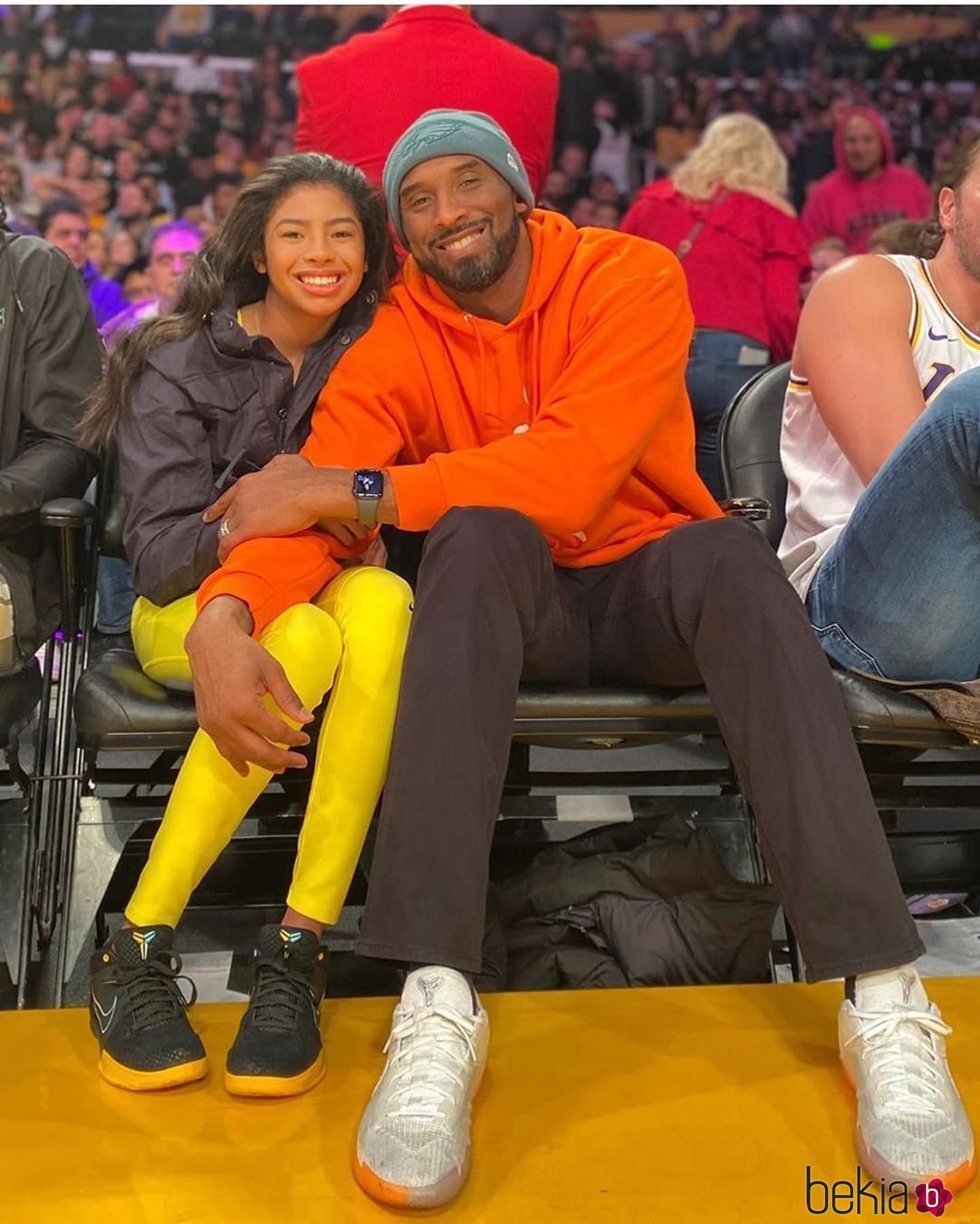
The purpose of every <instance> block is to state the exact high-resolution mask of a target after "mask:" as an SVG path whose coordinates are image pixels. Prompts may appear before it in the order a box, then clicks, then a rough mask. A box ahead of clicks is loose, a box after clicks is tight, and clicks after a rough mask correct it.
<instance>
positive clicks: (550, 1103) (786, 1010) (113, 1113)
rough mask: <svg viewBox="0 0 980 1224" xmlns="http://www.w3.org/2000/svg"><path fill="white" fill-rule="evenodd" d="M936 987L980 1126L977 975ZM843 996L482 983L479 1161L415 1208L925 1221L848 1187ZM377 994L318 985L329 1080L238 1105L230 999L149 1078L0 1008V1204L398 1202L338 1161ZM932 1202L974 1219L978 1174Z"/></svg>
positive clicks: (226, 1213)
mask: <svg viewBox="0 0 980 1224" xmlns="http://www.w3.org/2000/svg"><path fill="white" fill-rule="evenodd" d="M930 993H931V994H932V997H933V998H934V999H935V1001H936V1002H937V1003H938V1004H939V1005H940V1006H941V1007H942V1009H943V1011H944V1013H945V1015H946V1018H947V1020H949V1021H950V1022H951V1023H952V1024H953V1025H954V1026H955V1029H956V1032H955V1033H954V1036H953V1038H952V1039H951V1042H950V1051H951V1059H950V1061H951V1063H952V1066H953V1071H954V1074H955V1075H956V1076H957V1080H958V1082H959V1085H960V1088H961V1091H962V1093H963V1096H964V1098H965V1101H966V1104H967V1108H968V1109H970V1111H971V1114H972V1116H973V1117H974V1118H975V1119H977V1120H978V1122H980V979H962V980H958V979H943V980H936V981H933V982H932V983H930ZM840 997H841V987H840V985H839V984H835V983H830V984H826V985H821V986H816V987H807V986H718V987H687V988H671V989H658V990H621V991H620V990H615V991H614V990H609V991H606V990H595V991H587V992H568V993H552V994H507V995H498V996H488V997H487V998H486V1000H485V1003H486V1007H487V1010H488V1011H489V1013H490V1023H491V1034H492V1038H491V1061H490V1069H489V1071H488V1073H487V1076H486V1078H485V1080H484V1083H483V1087H482V1088H481V1091H480V1096H479V1098H478V1104H477V1110H476V1117H475V1125H474V1140H475V1155H474V1167H473V1175H472V1177H471V1179H470V1183H469V1185H468V1187H467V1188H466V1190H465V1191H464V1192H463V1194H462V1195H461V1197H460V1198H459V1199H458V1200H457V1202H456V1203H455V1204H453V1205H451V1206H450V1207H448V1208H444V1209H442V1210H440V1211H433V1212H428V1213H423V1215H422V1218H423V1219H425V1218H435V1217H438V1218H440V1219H441V1218H445V1219H447V1220H452V1221H467V1222H469V1221H473V1222H475V1221H480V1222H481V1224H482V1222H491V1221H492V1222H493V1224H497V1222H498V1221H499V1222H500V1224H550V1222H552V1221H554V1222H555V1224H558V1222H559V1221H560V1222H561V1224H569V1222H570V1221H571V1222H576V1221H588V1222H590V1224H591V1222H592V1221H595V1222H596V1224H604V1222H606V1221H616V1222H617V1224H618V1222H620V1221H622V1222H624V1224H625V1222H629V1224H646V1222H647V1221H650V1222H653V1221H660V1220H665V1221H678V1220H681V1221H687V1220H692V1221H698V1222H699V1224H700V1222H704V1224H728V1222H736V1224H740V1222H742V1221H744V1222H745V1224H792V1222H794V1221H798V1220H799V1221H803V1220H813V1219H820V1218H823V1219H841V1218H850V1219H854V1220H859V1219H863V1220H867V1219H869V1218H874V1217H875V1216H877V1218H879V1219H880V1218H886V1219H887V1218H893V1217H895V1216H896V1215H898V1214H905V1215H907V1217H908V1218H910V1219H912V1220H922V1221H927V1220H932V1219H934V1217H933V1216H932V1215H924V1214H919V1213H917V1211H916V1208H915V1202H914V1199H913V1201H912V1202H911V1203H909V1204H907V1205H904V1206H906V1208H907V1209H906V1210H904V1211H901V1212H900V1211H899V1210H898V1207H897V1206H896V1200H894V1199H892V1200H891V1202H890V1203H889V1200H888V1199H887V1197H884V1198H883V1196H882V1192H881V1188H880V1185H879V1184H878V1183H875V1187H876V1195H874V1196H872V1195H871V1194H870V1192H869V1189H868V1183H867V1179H864V1180H865V1191H864V1196H863V1198H861V1199H860V1200H859V1199H858V1198H857V1195H858V1186H857V1185H856V1184H855V1180H856V1168H855V1158H854V1156H853V1152H852V1141H851V1126H852V1122H853V1107H852V1104H851V1097H850V1090H849V1088H848V1087H847V1084H846V1081H845V1080H844V1077H843V1074H842V1072H841V1071H840V1070H839V1068H838V1063H837V1056H836V1035H835V1017H836V1010H837V1006H838V1002H839V1000H840ZM391 1005H392V1004H391V1001H390V1000H387V999H351V1000H342V1001H328V1002H327V1004H326V1005H325V1007H324V1029H325V1032H326V1036H327V1048H328V1071H327V1078H326V1079H325V1080H324V1082H323V1083H322V1084H321V1085H320V1087H319V1088H317V1089H315V1090H314V1091H313V1092H312V1093H310V1094H308V1095H307V1096H305V1097H301V1098H298V1099H295V1100H292V1101H251V1102H244V1101H236V1100H233V1099H231V1098H229V1097H228V1096H226V1095H225V1093H224V1090H223V1088H222V1085H221V1074H220V1071H221V1066H222V1061H223V1058H224V1053H225V1050H226V1049H227V1047H228V1045H229V1043H230V1041H231V1039H232V1036H233V1034H234V1028H235V1024H236V1022H237V1017H238V1015H239V1013H240V1010H241V1009H240V1008H239V1007H238V1006H236V1005H234V1004H212V1005H207V1006H201V1007H198V1008H195V1010H194V1013H193V1015H194V1017H195V1020H196V1023H197V1026H198V1028H199V1030H200V1032H201V1034H202V1036H203V1038H204V1041H205V1044H206V1045H207V1047H208V1051H209V1053H210V1055H211V1058H212V1062H213V1069H212V1073H211V1075H210V1077H209V1078H208V1080H206V1081H205V1082H204V1083H202V1084H199V1085H194V1086H192V1087H188V1088H182V1089H177V1090H175V1091H171V1092H169V1093H162V1094H157V1095H153V1096H149V1095H144V1096H139V1095H134V1094H130V1093H126V1092H122V1091H120V1090H118V1089H115V1088H112V1087H110V1086H109V1085H108V1084H105V1083H103V1082H102V1081H101V1080H100V1079H99V1077H98V1075H97V1074H96V1072H95V1053H96V1045H95V1042H94V1040H93V1039H92V1037H91V1036H90V1034H89V1031H88V1020H87V1016H86V1014H85V1012H83V1011H75V1010H71V1011H62V1012H54V1011H48V1012H23V1013H11V1012H8V1013H0V1125H2V1128H3V1129H2V1135H0V1140H2V1142H0V1221H2V1222H3V1224H22V1222H23V1224H48V1222H49V1221H62V1220H63V1221H65V1222H66V1224H89V1221H93V1222H94V1221H98V1224H197V1222H206V1224H314V1222H315V1224H346V1222H347V1221H351V1222H352V1224H358V1222H360V1221H381V1220H384V1219H385V1218H387V1219H389V1220H391V1219H393V1218H397V1217H398V1215H400V1214H401V1213H396V1212H391V1211H386V1210H385V1209H383V1208H380V1207H376V1206H375V1205H373V1204H372V1203H370V1202H369V1201H368V1200H366V1199H365V1198H364V1197H363V1195H362V1194H361V1192H360V1191H359V1190H358V1189H357V1187H356V1186H355V1185H354V1183H353V1181H352V1179H351V1176H350V1172H349V1162H350V1155H351V1149H352V1145H353V1139H354V1134H355V1130H356V1126H357V1120H358V1116H359V1113H360V1110H361V1107H362V1105H363V1103H364V1102H365V1100H366V1099H367V1096H368V1094H369V1092H370V1090H371V1088H372V1086H373V1083H374V1079H375V1077H376V1075H377V1074H378V1072H379V1069H380V1066H381V1061H380V1053H379V1051H380V1047H381V1045H382V1043H383V1041H384V1039H385V1036H386V1035H387V1028H388V1021H389V1018H390V1011H391ZM808 1168H809V1177H810V1181H811V1187H810V1200H809V1209H808V1202H807V1169H808ZM835 1181H838V1182H842V1183H843V1182H848V1183H851V1185H852V1186H853V1187H854V1188H853V1190H852V1191H850V1195H849V1194H848V1191H847V1188H846V1187H845V1186H838V1188H837V1198H836V1200H834V1201H833V1203H831V1202H830V1201H829V1200H828V1199H827V1197H826V1195H827V1191H825V1190H823V1189H822V1188H821V1186H820V1185H818V1183H828V1184H829V1183H832V1182H835ZM848 1204H850V1209H849V1210H847V1211H844V1210H842V1208H844V1207H845V1206H847V1205H848ZM835 1207H836V1210H835V1209H834V1208H835ZM858 1207H860V1211H858ZM821 1208H823V1209H824V1210H823V1211H821V1210H820V1209H821ZM944 1220H948V1221H950V1224H963V1222H964V1221H972V1222H974V1224H978V1222H980V1185H978V1186H975V1187H971V1188H970V1189H969V1190H967V1191H965V1192H964V1193H963V1194H961V1195H959V1196H957V1198H956V1200H955V1201H954V1202H953V1203H952V1204H951V1205H950V1206H949V1207H947V1208H946V1211H945V1215H944Z"/></svg>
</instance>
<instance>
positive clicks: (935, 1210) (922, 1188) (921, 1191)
mask: <svg viewBox="0 0 980 1224" xmlns="http://www.w3.org/2000/svg"><path fill="white" fill-rule="evenodd" d="M915 1199H916V1202H915V1209H916V1211H928V1212H930V1213H931V1214H932V1215H934V1216H941V1215H943V1214H945V1211H946V1208H947V1206H948V1205H949V1204H950V1203H951V1202H952V1201H953V1192H952V1190H947V1189H946V1187H945V1186H944V1185H943V1183H942V1179H941V1178H938V1177H934V1178H933V1179H932V1181H930V1182H922V1183H920V1184H919V1185H918V1186H916V1188H915Z"/></svg>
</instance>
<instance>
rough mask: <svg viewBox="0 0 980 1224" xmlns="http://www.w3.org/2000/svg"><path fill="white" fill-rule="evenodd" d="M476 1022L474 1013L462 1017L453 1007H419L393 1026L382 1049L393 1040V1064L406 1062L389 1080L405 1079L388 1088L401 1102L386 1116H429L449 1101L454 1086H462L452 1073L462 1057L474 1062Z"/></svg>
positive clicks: (386, 1050)
mask: <svg viewBox="0 0 980 1224" xmlns="http://www.w3.org/2000/svg"><path fill="white" fill-rule="evenodd" d="M433 1022H435V1023H433ZM439 1022H443V1023H439ZM476 1023H477V1021H476V1017H475V1016H464V1015H463V1014H462V1013H461V1012H458V1011H454V1010H453V1009H451V1008H443V1007H423V1008H419V1009H418V1010H417V1011H413V1012H411V1013H410V1014H409V1015H407V1016H405V1017H404V1019H402V1020H399V1021H398V1022H397V1023H396V1024H395V1025H394V1027H393V1028H392V1030H391V1035H390V1036H389V1038H388V1040H387V1042H386V1043H385V1048H384V1053H385V1054H387V1053H388V1049H389V1047H390V1046H391V1045H392V1043H394V1042H397V1043H398V1050H397V1051H396V1053H395V1054H394V1056H393V1057H392V1060H391V1063H392V1066H393V1067H399V1064H404V1065H403V1066H401V1067H400V1069H399V1070H398V1071H396V1072H395V1074H394V1075H393V1076H392V1077H391V1083H392V1086H394V1085H395V1084H397V1083H400V1082H401V1081H407V1082H405V1083H401V1086H400V1087H398V1088H395V1089H394V1091H393V1092H392V1093H391V1100H392V1101H393V1102H394V1101H401V1102H402V1104H401V1106H400V1108H398V1109H395V1110H390V1111H389V1114H388V1116H389V1117H394V1118H427V1119H431V1118H434V1117H436V1115H437V1114H438V1113H439V1110H440V1109H441V1107H442V1106H443V1105H444V1104H446V1103H447V1102H449V1103H451V1102H452V1100H453V1097H454V1095H455V1093H454V1086H455V1087H456V1088H462V1087H463V1081H462V1080H461V1079H460V1077H459V1075H458V1074H457V1072H456V1067H457V1065H458V1063H459V1059H460V1056H461V1055H462V1057H463V1058H464V1059H465V1060H466V1061H467V1062H475V1061H476V1045H475V1042H474V1036H475V1034H476Z"/></svg>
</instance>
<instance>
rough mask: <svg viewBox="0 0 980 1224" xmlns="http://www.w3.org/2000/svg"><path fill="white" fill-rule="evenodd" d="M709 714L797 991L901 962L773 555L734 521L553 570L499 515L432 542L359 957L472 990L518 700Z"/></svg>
mask: <svg viewBox="0 0 980 1224" xmlns="http://www.w3.org/2000/svg"><path fill="white" fill-rule="evenodd" d="M522 678H523V679H525V680H536V681H551V682H556V683H562V684H568V685H574V686H587V685H589V684H597V685H600V684H637V685H693V684H699V683H701V682H703V683H704V684H705V685H706V686H707V689H708V692H709V694H710V695H711V700H712V703H713V705H714V707H715V710H716V712H717V715H718V721H719V723H720V725H721V730H722V733H723V735H724V738H725V744H726V746H727V748H728V751H729V753H730V755H731V758H732V762H733V764H734V766H735V769H736V771H737V773H738V778H739V782H740V784H741V787H742V789H743V792H744V794H745V796H746V798H747V799H748V801H749V803H750V804H751V805H752V807H753V809H754V811H755V814H756V819H757V822H758V826H759V834H760V839H761V842H762V848H763V853H764V855H765V859H766V863H767V865H768V868H769V871H770V873H771V875H772V878H773V882H774V884H775V887H776V890H777V892H778V895H779V898H780V900H781V902H782V904H783V906H784V908H785V910H786V914H787V916H788V918H789V920H790V922H791V923H792V925H793V928H794V930H795V932H796V935H797V938H798V940H799V943H800V948H801V950H802V953H803V956H804V958H805V961H806V966H807V972H808V976H809V978H810V980H819V979H822V978H830V977H842V976H849V975H851V974H856V973H864V972H869V971H872V970H875V969H886V968H890V967H893V966H895V965H900V964H905V963H907V962H909V961H912V960H914V959H915V958H916V957H918V956H919V955H920V954H921V952H922V944H921V943H920V941H919V939H918V936H917V935H916V932H915V927H914V924H913V923H912V921H911V919H910V918H909V916H908V913H907V910H906V907H905V903H904V901H903V898H902V893H901V890H900V888H899V884H898V880H897V878H896V875H895V870H894V867H893V865H892V861H891V857H890V855H889V852H888V847H887V844H886V841H885V836H884V833H883V831H882V828H881V824H880V822H879V820H878V816H877V813H876V811H875V808H874V803H873V801H872V798H871V794H870V791H869V790H868V784H867V781H866V779H865V776H864V772H863V770H862V767H861V762H860V759H859V757H858V754H857V750H856V749H855V746H854V741H853V738H852V736H851V731H850V727H849V725H848V722H847V719H846V716H845V712H844V708H843V703H842V701H841V698H840V694H839V692H838V690H837V685H836V684H835V682H834V679H833V677H832V675H831V672H830V667H829V665H828V663H827V660H826V659H825V657H824V655H823V652H822V651H821V649H820V647H819V645H818V644H817V641H816V638H815V636H814V634H813V630H812V629H811V628H810V625H809V622H808V621H807V618H806V614H805V612H804V609H803V605H802V604H801V602H800V600H799V598H798V597H797V595H796V594H795V592H794V591H793V590H792V588H791V587H790V585H789V583H788V582H787V581H786V579H785V578H784V576H783V572H782V570H781V568H780V566H779V563H778V561H777V560H776V557H775V554H774V553H773V551H772V549H771V548H770V547H769V546H768V544H767V543H766V542H765V540H764V539H763V537H762V536H761V534H760V533H759V532H758V531H757V530H756V529H755V528H753V527H752V526H750V525H749V524H748V523H744V522H739V521H736V520H731V519H724V520H719V521H715V522H707V523H696V524H692V525H691V526H688V527H681V528H679V529H677V530H675V531H672V532H671V533H670V534H669V535H668V536H666V537H665V538H664V539H662V540H657V541H655V542H654V543H652V544H648V545H646V546H645V547H643V548H641V549H640V550H639V551H637V552H636V553H634V554H633V555H632V556H629V557H626V558H624V559H623V560H621V561H616V562H613V563H612V564H609V565H603V566H597V567H595V568H590V569H583V570H570V569H559V568H557V567H556V566H555V565H553V564H552V561H551V558H550V555H549V553H548V549H547V546H546V544H545V541H544V538H543V537H542V535H541V533H540V532H539V531H538V529H537V528H536V527H535V526H534V524H533V523H531V522H530V521H529V520H528V519H526V518H524V517H523V516H522V515H519V514H516V513H514V512H513V511H509V510H492V509H458V510H452V511H450V513H448V514H447V515H445V516H444V517H443V518H442V519H441V520H440V522H439V524H438V526H436V527H435V528H434V530H433V531H431V532H430V533H429V537H428V540H427V542H426V548H425V553H424V556H423V560H422V566H421V570H420V573H419V585H418V594H417V598H416V602H415V616H414V620H413V624H412V629H411V634H410V637H409V643H408V654H407V657H406V661H405V669H404V673H403V679H402V691H401V700H400V704H399V710H398V718H397V721H396V725H395V739H394V745H393V749H392V757H391V766H390V770H389V774H388V781H387V785H386V788H385V797H384V805H383V808H382V812H381V824H380V828H379V832H378V839H377V845H376V848H375V854H374V863H373V868H372V871H371V883H370V889H369V893H368V901H367V909H366V912H365V916H364V924H363V929H362V938H361V944H360V951H361V952H362V953H363V954H365V955H367V956H375V957H383V958H385V959H389V960H396V961H404V962H415V963H419V964H439V965H447V966H451V967H453V968H456V969H461V970H466V971H473V972H476V971H478V970H479V969H480V949H481V941H482V935H483V920H484V909H485V903H486V890H487V871H488V862H489V854H490V841H491V837H492V835H493V828H494V822H495V820H496V817H497V814H498V811H499V805H500V798H501V792H502V789H503V783H504V774H505V771H506V768H507V760H508V753H509V749H510V742H511V732H512V729H513V719H514V709H515V704H516V700H517V690H518V685H519V683H520V681H521V679H522Z"/></svg>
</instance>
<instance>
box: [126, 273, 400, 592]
mask: <svg viewBox="0 0 980 1224" xmlns="http://www.w3.org/2000/svg"><path fill="white" fill-rule="evenodd" d="M376 301H377V299H376V298H375V296H374V294H368V295H366V296H365V297H364V299H362V300H361V302H360V304H359V305H358V306H356V307H353V309H351V308H348V311H347V312H346V313H347V314H348V321H347V322H346V323H345V324H344V325H339V324H338V326H337V327H335V328H334V330H333V331H331V332H330V333H329V335H327V336H326V337H325V338H324V339H323V340H321V341H320V342H319V343H318V344H315V345H313V346H312V347H311V348H310V349H309V351H308V352H307V355H306V360H305V361H304V363H303V368H302V370H301V371H300V376H299V379H298V380H297V382H296V385H295V386H294V385H293V370H292V367H291V366H290V364H289V362H288V361H287V360H286V358H285V357H283V356H282V354H281V353H279V351H278V350H277V349H276V348H275V347H274V345H272V344H271V343H270V342H269V341H268V340H266V339H265V338H264V337H261V336H256V337H250V336H249V335H248V334H247V333H246V332H245V331H244V330H243V329H242V328H241V327H240V326H239V325H238V324H237V323H236V322H235V311H236V307H237V303H236V302H235V301H234V300H233V299H232V298H231V297H229V298H228V299H227V300H226V301H225V303H224V305H223V306H222V307H221V309H220V310H217V311H215V313H214V314H213V315H211V316H210V317H209V318H208V319H207V321H206V322H205V325H204V327H202V328H201V330H200V331H197V332H195V333H194V334H193V335H191V336H188V337H187V338H186V339H184V340H176V341H173V342H172V343H170V344H164V345H161V346H160V347H159V348H158V349H156V350H154V351H153V352H152V353H151V354H150V358H149V361H148V363H147V367H146V369H145V370H144V372H143V373H142V374H141V375H140V378H139V380H138V381H137V383H136V386H135V388H134V391H133V396H132V400H131V403H130V405H129V409H128V410H127V411H126V412H125V413H124V414H123V416H122V418H121V420H120V422H119V428H118V432H117V436H116V448H117V459H118V465H119V486H120V489H121V491H122V494H123V497H124V499H125V502H126V525H125V530H124V533H123V540H124V543H125V547H126V555H127V556H128V558H129V561H130V564H131V565H132V567H133V583H134V586H135V587H136V590H137V591H138V592H139V594H140V595H145V596H146V598H147V599H149V600H151V601H152V602H153V603H155V604H165V603H169V602H170V601H171V600H173V599H177V598H179V597H180V596H181V595H186V594H188V593H189V592H190V591H193V590H195V589H196V588H197V587H198V586H200V584H201V582H203V580H204V579H205V578H206V577H207V576H208V574H210V573H211V571H212V570H214V569H216V568H217V565H218V556H217V541H218V524H217V523H210V524H206V523H203V522H202V521H201V512H202V511H203V510H204V509H205V508H206V507H207V506H209V505H210V504H211V502H213V501H214V499H215V498H216V497H217V496H218V493H219V492H220V491H221V490H222V489H224V488H226V487H227V486H228V484H230V483H231V482H232V481H233V480H234V479H235V478H236V477H238V476H243V475H245V474H246V473H247V472H254V471H257V470H258V469H259V468H261V467H262V466H264V465H265V464H266V463H268V462H269V460H270V459H272V458H273V457H274V456H275V455H277V454H281V453H289V454H293V453H295V452H296V451H298V450H299V449H300V447H301V446H302V445H303V443H304V442H305V441H306V438H307V435H308V433H309V429H310V413H311V410H312V408H313V405H314V403H315V402H316V398H317V396H318V395H319V393H320V390H321V388H322V387H323V385H324V383H325V382H326V381H327V379H328V378H329V376H330V372H331V370H332V369H333V367H334V365H335V364H336V362H337V361H338V360H339V359H340V357H341V355H342V354H343V353H345V352H346V351H347V349H348V347H349V346H350V345H351V344H353V343H354V341H355V340H357V338H358V337H359V336H361V335H363V333H364V332H365V331H366V330H367V328H368V326H369V325H370V322H371V319H372V318H373V317H374V309H375V305H376ZM219 481H220V482H221V483H220V487H219V484H218V482H219Z"/></svg>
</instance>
